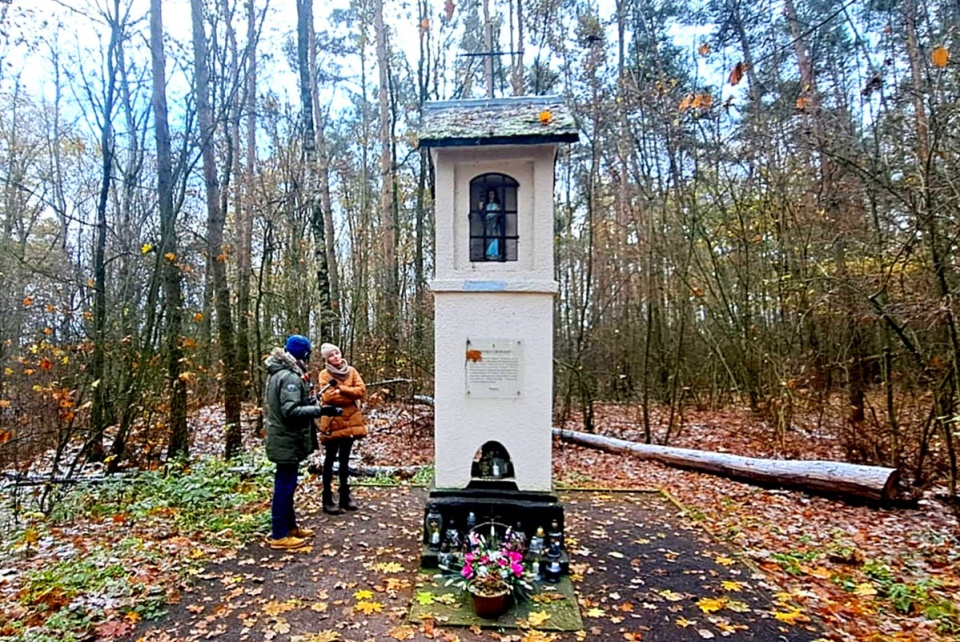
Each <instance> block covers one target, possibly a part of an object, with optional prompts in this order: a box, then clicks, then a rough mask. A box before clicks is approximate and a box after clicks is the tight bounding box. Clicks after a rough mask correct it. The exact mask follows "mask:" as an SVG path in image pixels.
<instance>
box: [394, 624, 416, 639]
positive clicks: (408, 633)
mask: <svg viewBox="0 0 960 642" xmlns="http://www.w3.org/2000/svg"><path fill="white" fill-rule="evenodd" d="M387 635H389V636H390V637H392V638H393V639H394V640H412V639H413V638H414V637H415V636H416V635H417V633H416V629H415V628H413V627H412V626H395V627H393V628H392V629H390V630H389V631H387Z"/></svg>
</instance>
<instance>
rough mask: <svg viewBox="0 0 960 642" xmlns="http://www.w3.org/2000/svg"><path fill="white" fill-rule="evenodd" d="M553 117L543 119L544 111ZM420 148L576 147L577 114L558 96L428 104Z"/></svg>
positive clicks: (424, 113) (421, 130)
mask: <svg viewBox="0 0 960 642" xmlns="http://www.w3.org/2000/svg"><path fill="white" fill-rule="evenodd" d="M544 111H548V112H550V113H549V117H548V118H544V119H541V117H540V115H541V113H542V112H544ZM419 136H420V146H421V147H466V146H474V145H536V144H538V143H575V142H577V140H578V139H579V134H578V129H577V124H576V122H575V121H574V119H573V114H571V113H570V110H569V109H567V106H566V105H565V104H564V103H563V101H562V100H561V99H560V98H559V97H557V96H520V97H515V98H491V99H486V100H449V101H437V102H428V103H425V104H424V106H423V122H422V123H421V126H420V132H419Z"/></svg>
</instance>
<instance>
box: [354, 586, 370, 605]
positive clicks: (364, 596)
mask: <svg viewBox="0 0 960 642" xmlns="http://www.w3.org/2000/svg"><path fill="white" fill-rule="evenodd" d="M371 597H373V591H368V590H367V589H360V590H359V591H357V592H356V593H354V594H353V599H355V600H356V601H358V602H364V601H366V600H369V599H370V598H371Z"/></svg>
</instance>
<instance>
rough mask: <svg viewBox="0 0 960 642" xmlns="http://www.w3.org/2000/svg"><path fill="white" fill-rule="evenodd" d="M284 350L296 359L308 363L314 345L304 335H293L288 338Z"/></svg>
mask: <svg viewBox="0 0 960 642" xmlns="http://www.w3.org/2000/svg"><path fill="white" fill-rule="evenodd" d="M283 349H284V350H286V351H287V352H289V353H290V354H291V355H293V358H294V359H299V360H300V361H306V360H307V359H308V358H309V357H310V351H311V350H313V344H311V343H310V339H308V338H306V337H305V336H303V335H302V334H291V335H290V336H289V337H287V344H286V345H285V346H284V348H283Z"/></svg>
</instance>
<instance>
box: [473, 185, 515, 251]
mask: <svg viewBox="0 0 960 642" xmlns="http://www.w3.org/2000/svg"><path fill="white" fill-rule="evenodd" d="M518 186H519V184H518V183H517V181H516V180H514V179H513V178H511V177H510V176H507V175H506V174H500V173H490V174H481V175H480V176H477V177H476V178H474V179H473V180H471V181H470V211H469V215H468V220H469V225H470V260H471V261H473V262H486V261H500V262H503V261H516V260H517V247H518V240H519V234H518V226H517V187H518Z"/></svg>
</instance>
